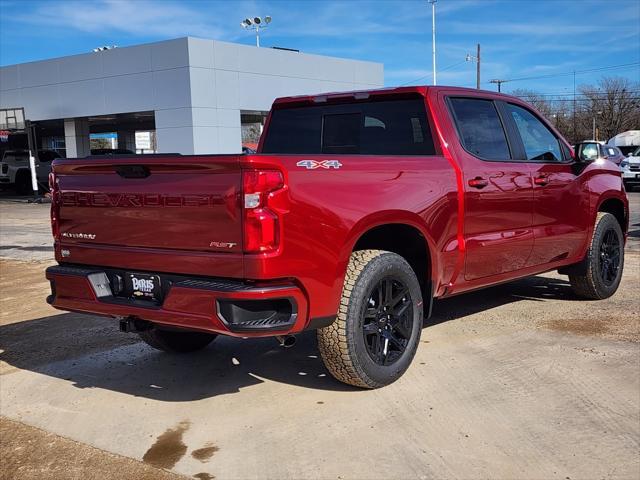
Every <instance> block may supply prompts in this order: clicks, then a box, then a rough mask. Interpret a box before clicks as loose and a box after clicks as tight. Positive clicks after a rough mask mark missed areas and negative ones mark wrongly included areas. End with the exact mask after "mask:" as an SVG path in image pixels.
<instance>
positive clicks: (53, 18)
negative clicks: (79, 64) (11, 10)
mask: <svg viewBox="0 0 640 480" xmlns="http://www.w3.org/2000/svg"><path fill="white" fill-rule="evenodd" d="M13 20H15V21H20V22H23V23H30V24H37V25H42V26H47V27H51V26H52V25H54V26H55V27H56V28H67V29H72V30H76V31H79V32H84V33H91V34H104V33H105V32H110V33H111V34H112V35H113V34H118V33H124V34H126V35H130V36H133V37H147V36H153V37H158V36H161V37H179V36H187V35H192V36H203V37H214V38H219V37H222V36H224V35H225V34H226V30H225V29H224V28H221V27H220V26H217V25H215V24H212V23H209V22H206V21H204V20H203V15H202V13H201V12H200V11H198V10H195V9H193V8H190V7H188V6H186V5H183V4H180V3H175V2H170V1H166V2H153V1H150V0H136V1H135V2H134V1H125V0H98V1H94V2H77V1H70V0H67V1H62V2H47V3H45V4H42V5H40V6H39V7H37V8H36V9H35V11H33V12H29V13H28V14H23V15H20V14H18V15H17V16H16V17H15V18H14V19H13Z"/></svg>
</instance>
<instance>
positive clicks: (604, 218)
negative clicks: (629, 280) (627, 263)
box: [569, 212, 624, 300]
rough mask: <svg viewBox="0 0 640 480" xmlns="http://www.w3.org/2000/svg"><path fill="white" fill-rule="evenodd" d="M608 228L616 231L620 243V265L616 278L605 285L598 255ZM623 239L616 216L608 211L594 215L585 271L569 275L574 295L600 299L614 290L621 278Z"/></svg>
mask: <svg viewBox="0 0 640 480" xmlns="http://www.w3.org/2000/svg"><path fill="white" fill-rule="evenodd" d="M609 230H613V231H614V232H615V233H616V235H617V238H618V240H619V243H620V248H619V250H620V253H619V255H620V266H619V268H618V273H617V278H616V279H615V280H614V281H613V283H611V284H610V285H607V284H606V283H605V282H604V280H603V279H602V276H601V268H600V262H599V255H600V254H601V253H600V247H601V245H602V242H603V240H604V238H605V234H606V233H607V232H608V231H609ZM623 239H624V236H623V233H622V228H621V227H620V224H619V223H618V220H617V219H616V217H614V216H613V215H612V214H610V213H606V212H599V213H598V216H597V217H596V223H595V227H594V229H593V236H592V238H591V243H590V245H589V250H588V251H587V256H586V258H585V262H586V265H585V267H586V273H585V274H584V275H575V274H573V275H569V281H570V282H571V287H572V288H573V291H574V292H575V293H576V295H578V296H579V297H582V298H586V299H591V300H602V299H604V298H608V297H610V296H611V295H613V294H614V293H615V292H616V290H617V289H618V286H619V285H620V280H621V279H622V270H623V267H624V244H623V241H624V240H623Z"/></svg>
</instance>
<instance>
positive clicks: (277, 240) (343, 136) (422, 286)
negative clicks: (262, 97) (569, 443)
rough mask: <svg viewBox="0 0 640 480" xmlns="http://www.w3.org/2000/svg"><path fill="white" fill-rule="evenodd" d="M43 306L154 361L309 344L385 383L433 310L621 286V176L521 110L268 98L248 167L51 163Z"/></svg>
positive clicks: (469, 93) (209, 162)
mask: <svg viewBox="0 0 640 480" xmlns="http://www.w3.org/2000/svg"><path fill="white" fill-rule="evenodd" d="M50 187H51V191H52V197H53V202H52V205H51V220H52V229H53V236H54V239H55V255H56V260H57V262H58V265H56V266H52V267H50V268H48V269H47V272H46V276H47V278H48V279H49V280H50V283H51V295H50V296H49V297H48V302H49V303H50V304H51V305H53V306H54V307H56V308H58V309H62V310H68V311H76V312H87V313H92V314H99V315H106V316H110V317H113V318H115V319H118V320H119V323H120V328H121V329H122V330H123V331H128V332H135V333H138V334H139V335H140V337H141V338H142V340H143V341H145V342H146V343H148V344H149V345H151V346H152V347H155V348H157V349H160V350H163V351H167V352H191V351H194V350H198V349H202V348H204V347H206V346H207V345H208V344H209V343H210V342H211V341H212V340H214V339H215V338H216V336H218V335H231V336H235V337H242V338H250V337H264V336H274V337H278V338H280V339H281V341H282V343H283V344H289V343H292V339H293V338H295V337H293V336H294V335H295V334H298V333H300V332H302V331H304V330H317V334H316V335H317V340H318V347H319V351H320V354H321V356H322V359H323V361H324V363H325V365H326V367H327V369H328V370H329V372H331V374H333V376H335V378H337V379H338V380H340V381H342V382H345V383H348V384H351V385H355V386H359V387H363V388H377V387H381V386H384V385H387V384H390V383H391V382H393V381H395V380H396V379H398V378H399V377H400V376H401V375H402V374H403V373H404V372H405V371H406V370H407V368H408V367H409V365H410V363H411V361H412V359H413V357H414V354H415V352H416V349H417V347H418V344H419V339H420V334H421V330H422V327H423V320H424V319H425V318H428V316H429V315H430V312H431V308H432V303H433V301H434V299H437V298H445V297H451V296H453V295H458V294H461V293H464V292H468V291H471V290H476V289H479V288H483V287H488V286H491V285H496V284H499V283H503V282H507V281H510V280H514V279H518V278H522V277H525V276H529V275H536V274H539V273H542V272H547V271H551V270H559V272H560V273H561V274H566V275H568V276H569V280H570V282H571V285H572V287H573V290H574V291H575V294H576V295H577V296H578V297H581V298H585V299H603V298H607V297H609V296H611V295H612V294H613V293H614V292H615V291H616V289H617V288H618V285H619V283H620V278H621V275H622V269H623V256H624V243H625V241H626V234H627V229H628V218H629V214H628V202H627V197H626V194H625V191H624V187H623V185H622V180H621V177H620V170H619V168H618V167H617V166H616V165H614V164H613V163H611V162H609V161H607V160H606V159H598V160H596V161H589V159H587V158H585V157H583V156H581V155H580V154H579V152H578V153H574V151H573V149H572V148H571V147H570V146H569V145H568V144H567V142H566V141H565V140H564V139H563V138H562V137H561V135H560V134H559V133H558V132H557V131H556V130H555V129H554V128H553V126H552V125H551V124H550V123H549V122H547V121H546V120H545V119H544V118H543V117H542V116H541V115H540V114H539V113H538V112H536V110H534V109H533V108H532V107H531V106H530V105H528V104H527V103H525V102H523V101H521V100H519V99H518V98H515V97H511V96H508V95H503V94H497V93H490V92H485V91H479V90H471V89H464V88H455V87H440V86H438V87H401V88H390V89H382V90H372V91H357V92H346V93H332V94H321V95H315V96H297V97H287V98H280V99H277V100H276V101H275V103H274V104H273V108H272V110H271V112H270V114H269V116H268V118H267V122H266V125H265V130H264V132H263V134H262V137H261V140H260V143H259V145H258V149H257V153H255V154H247V155H241V154H238V155H193V156H181V155H163V154H157V155H131V156H129V157H118V158H104V157H102V158H100V157H95V158H86V159H63V160H56V161H55V162H54V167H53V172H52V174H51V177H50Z"/></svg>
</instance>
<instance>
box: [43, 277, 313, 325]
mask: <svg viewBox="0 0 640 480" xmlns="http://www.w3.org/2000/svg"><path fill="white" fill-rule="evenodd" d="M116 274H124V272H123V271H120V270H118V269H112V268H101V267H84V266H66V265H57V266H53V267H49V268H48V269H47V271H46V277H47V279H48V280H49V281H50V283H51V295H50V296H49V297H47V302H48V303H49V304H51V305H52V306H53V307H55V308H58V309H60V310H68V311H75V312H83V313H93V314H98V315H105V316H111V317H135V318H139V319H142V320H147V321H149V322H152V323H156V324H160V325H165V326H171V327H177V328H186V329H190V330H199V331H206V332H215V333H221V334H225V335H231V336H238V337H255V336H273V335H281V334H291V333H297V332H299V331H302V330H304V329H305V328H306V327H307V324H308V314H307V312H308V301H307V298H306V296H305V294H304V293H303V291H302V290H301V289H300V288H299V287H298V286H296V285H295V284H293V283H286V282H269V283H259V284H258V283H255V284H254V283H248V282H239V281H234V280H227V279H219V278H201V277H197V278H193V277H185V276H179V275H165V274H160V277H161V280H162V284H163V286H164V287H163V289H164V297H163V300H162V302H161V303H158V304H156V303H151V302H146V301H144V300H133V299H130V298H125V297H119V296H114V295H113V293H112V289H111V285H112V284H111V282H110V280H112V279H113V276H114V275H116ZM105 275H106V277H105ZM100 279H104V280H105V281H101V280H100ZM107 279H108V280H109V282H107V281H106V280H107Z"/></svg>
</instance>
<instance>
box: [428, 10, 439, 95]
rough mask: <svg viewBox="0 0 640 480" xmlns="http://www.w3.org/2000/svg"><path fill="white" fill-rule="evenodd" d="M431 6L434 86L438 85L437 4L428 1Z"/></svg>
mask: <svg viewBox="0 0 640 480" xmlns="http://www.w3.org/2000/svg"><path fill="white" fill-rule="evenodd" d="M428 1H429V3H430V4H431V56H432V60H433V84H434V85H436V84H437V82H436V2H437V1H438V0H428Z"/></svg>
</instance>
